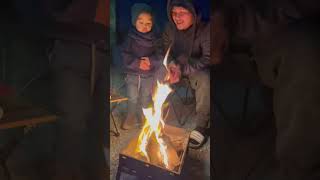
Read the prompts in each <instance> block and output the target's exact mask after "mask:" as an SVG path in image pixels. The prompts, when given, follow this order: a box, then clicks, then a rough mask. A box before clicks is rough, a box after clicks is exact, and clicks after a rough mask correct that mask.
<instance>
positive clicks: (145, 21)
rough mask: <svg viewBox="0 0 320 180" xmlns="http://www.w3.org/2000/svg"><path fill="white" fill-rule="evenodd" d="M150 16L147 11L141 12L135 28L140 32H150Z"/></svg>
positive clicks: (151, 23)
mask: <svg viewBox="0 0 320 180" xmlns="http://www.w3.org/2000/svg"><path fill="white" fill-rule="evenodd" d="M152 25H153V22H152V16H151V15H150V14H149V13H145V12H143V13H141V14H140V15H139V16H138V18H137V21H136V29H137V31H139V32H141V33H147V32H150V31H151V29H152Z"/></svg>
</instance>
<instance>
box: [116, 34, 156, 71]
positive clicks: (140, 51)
mask: <svg viewBox="0 0 320 180" xmlns="http://www.w3.org/2000/svg"><path fill="white" fill-rule="evenodd" d="M156 43H157V40H156V36H155V34H154V33H153V32H152V31H151V32H149V33H140V32H138V31H137V30H136V29H134V28H133V29H132V30H130V32H129V34H128V37H127V39H126V41H125V42H124V44H123V45H122V47H121V57H122V60H123V64H124V68H125V72H126V73H129V74H136V75H142V76H151V75H153V74H154V73H155V71H156V70H157V68H158V67H159V64H160V63H161V61H160V59H161V56H160V55H158V53H157V45H156ZM141 57H149V59H150V64H151V69H150V70H149V71H144V70H141V69H140V68H139V64H140V58H141Z"/></svg>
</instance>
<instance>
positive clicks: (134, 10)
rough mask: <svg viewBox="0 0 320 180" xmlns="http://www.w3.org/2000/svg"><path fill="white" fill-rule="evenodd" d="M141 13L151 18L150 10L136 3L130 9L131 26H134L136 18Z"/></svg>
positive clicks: (142, 4)
mask: <svg viewBox="0 0 320 180" xmlns="http://www.w3.org/2000/svg"><path fill="white" fill-rule="evenodd" d="M142 12H147V13H149V14H151V16H153V14H152V8H151V7H150V6H149V5H147V4H144V3H136V4H134V5H133V6H132V7H131V23H132V25H133V26H135V25H136V21H137V18H138V16H139V15H140V14H141V13H142Z"/></svg>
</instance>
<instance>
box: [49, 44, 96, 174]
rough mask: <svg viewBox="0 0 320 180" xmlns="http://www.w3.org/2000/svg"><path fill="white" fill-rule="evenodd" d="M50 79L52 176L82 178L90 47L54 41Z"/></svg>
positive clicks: (88, 90)
mask: <svg viewBox="0 0 320 180" xmlns="http://www.w3.org/2000/svg"><path fill="white" fill-rule="evenodd" d="M52 66H53V79H54V85H55V92H56V99H55V100H56V106H57V107H56V108H57V110H58V113H59V114H58V116H59V117H60V119H59V120H58V121H57V144H56V153H57V155H56V164H55V168H56V175H55V177H54V180H70V179H72V178H77V179H81V178H83V174H84V173H85V172H82V171H81V164H82V163H83V151H84V149H85V147H86V145H85V143H86V142H87V141H86V138H87V137H86V132H87V125H86V121H87V119H88V118H89V113H90V111H91V103H92V101H91V98H92V97H91V96H90V73H89V71H90V70H89V69H90V68H89V67H90V48H87V47H84V46H82V45H78V44H71V43H64V42H60V43H59V42H58V43H57V44H56V45H55V59H54V60H53V64H52Z"/></svg>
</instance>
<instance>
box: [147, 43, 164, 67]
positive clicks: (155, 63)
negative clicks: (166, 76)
mask: <svg viewBox="0 0 320 180" xmlns="http://www.w3.org/2000/svg"><path fill="white" fill-rule="evenodd" d="M160 49H161V39H157V40H156V41H155V46H154V50H153V53H152V55H151V56H150V57H149V58H150V61H151V69H158V68H159V66H160V65H161V64H162V62H163V58H164V55H162V51H161V50H160Z"/></svg>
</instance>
